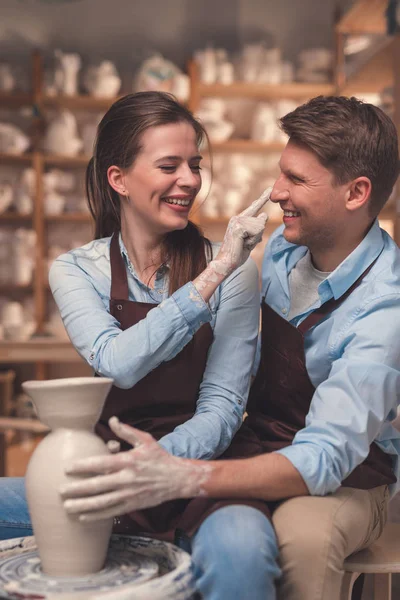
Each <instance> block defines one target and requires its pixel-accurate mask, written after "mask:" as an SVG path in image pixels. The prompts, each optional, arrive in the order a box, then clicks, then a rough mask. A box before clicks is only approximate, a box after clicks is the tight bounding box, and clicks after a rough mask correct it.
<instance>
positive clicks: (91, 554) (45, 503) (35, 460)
mask: <svg viewBox="0 0 400 600" xmlns="http://www.w3.org/2000/svg"><path fill="white" fill-rule="evenodd" d="M112 382H113V380H112V379H107V378H102V377H74V378H66V379H53V380H48V381H26V382H25V383H23V384H22V388H23V390H24V392H26V393H27V394H28V395H29V396H30V397H31V399H32V402H33V404H34V405H35V408H36V411H37V414H38V417H39V419H40V420H41V421H42V422H43V423H44V424H46V425H48V427H50V429H51V432H50V433H49V434H48V435H47V436H46V437H45V438H44V439H43V440H42V441H41V442H40V444H39V445H38V446H37V447H36V449H35V451H34V453H33V455H32V457H31V459H30V461H29V464H28V468H27V472H26V477H25V483H26V496H27V501H28V507H29V512H30V516H31V521H32V528H33V532H34V535H35V540H36V543H37V546H38V551H39V556H40V559H41V563H42V570H43V572H44V573H45V574H46V575H51V576H58V577H79V576H84V575H88V574H91V573H96V572H97V571H100V570H101V569H102V568H103V565H104V562H105V559H106V554H107V549H108V544H109V539H110V535H111V529H112V522H113V520H112V519H107V520H104V521H98V522H95V523H81V522H80V521H79V520H78V518H77V517H76V516H74V515H68V514H67V513H66V511H65V510H64V508H63V504H62V500H61V497H60V493H59V489H60V487H61V485H62V484H64V483H66V482H69V481H73V480H74V479H76V476H68V475H66V474H65V469H66V467H67V466H68V465H70V464H71V462H73V461H74V460H76V459H79V458H87V457H90V456H95V455H107V454H109V451H108V448H107V446H106V444H105V443H104V442H103V441H102V440H101V439H100V438H99V437H98V436H97V435H96V434H95V433H94V427H95V424H96V422H97V420H98V418H99V416H100V414H101V411H102V408H103V404H104V401H105V399H106V397H107V394H108V391H109V390H110V388H111V385H112Z"/></svg>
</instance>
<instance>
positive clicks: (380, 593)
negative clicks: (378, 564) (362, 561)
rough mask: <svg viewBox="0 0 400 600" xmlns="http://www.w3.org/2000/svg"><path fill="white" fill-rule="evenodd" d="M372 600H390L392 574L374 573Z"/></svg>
mask: <svg viewBox="0 0 400 600" xmlns="http://www.w3.org/2000/svg"><path fill="white" fill-rule="evenodd" d="M374 600H392V574H391V573H375V574H374Z"/></svg>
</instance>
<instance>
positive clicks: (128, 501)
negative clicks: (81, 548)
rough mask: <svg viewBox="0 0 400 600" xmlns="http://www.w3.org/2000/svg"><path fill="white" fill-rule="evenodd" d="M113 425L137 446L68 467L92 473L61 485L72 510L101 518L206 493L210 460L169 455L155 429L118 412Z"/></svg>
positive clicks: (86, 517) (85, 517)
mask: <svg viewBox="0 0 400 600" xmlns="http://www.w3.org/2000/svg"><path fill="white" fill-rule="evenodd" d="M109 425H110V428H111V429H112V431H113V432H114V433H115V434H116V436H118V437H119V438H121V439H123V440H125V441H126V442H128V443H129V444H131V445H132V446H133V449H132V450H128V451H127V452H119V453H117V454H111V455H109V456H95V457H92V458H85V459H82V460H79V461H77V462H75V463H74V464H72V465H71V466H70V467H69V468H68V469H67V470H66V472H67V474H68V475H88V477H87V478H83V479H78V480H77V481H74V482H71V483H68V484H65V485H64V486H63V487H62V489H61V490H60V493H61V496H62V498H63V500H64V508H65V510H66V511H67V512H68V513H69V514H76V515H79V519H80V520H82V521H96V520H99V519H106V518H109V517H116V516H119V515H123V514H126V513H128V512H131V511H134V510H138V509H142V508H150V507H151V506H156V505H158V504H161V503H162V502H165V501H166V500H172V499H174V498H191V497H194V496H198V495H200V494H202V484H203V483H204V481H206V480H207V478H208V473H209V470H210V468H211V467H210V466H209V465H207V464H206V463H200V462H199V463H193V462H192V461H189V460H186V459H182V458H177V457H175V456H172V455H171V454H168V452H166V451H165V450H164V449H163V448H162V447H161V446H160V445H159V444H158V443H157V442H156V440H155V439H154V438H153V437H152V436H151V435H150V434H148V433H144V432H143V431H140V430H138V429H134V428H133V427H130V426H129V425H125V424H123V423H120V422H119V420H118V419H117V417H112V418H111V419H110V421H109Z"/></svg>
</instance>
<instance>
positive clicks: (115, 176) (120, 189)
mask: <svg viewBox="0 0 400 600" xmlns="http://www.w3.org/2000/svg"><path fill="white" fill-rule="evenodd" d="M107 179H108V183H109V184H110V185H111V187H112V189H113V190H115V191H116V192H117V193H118V194H121V196H125V195H126V189H125V183H124V173H123V172H122V170H121V169H120V167H117V166H115V165H112V166H111V167H108V169H107Z"/></svg>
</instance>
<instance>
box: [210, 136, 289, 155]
mask: <svg viewBox="0 0 400 600" xmlns="http://www.w3.org/2000/svg"><path fill="white" fill-rule="evenodd" d="M284 147H285V144H284V143H283V142H268V143H265V142H257V141H255V140H239V139H229V140H226V141H225V142H213V141H212V140H211V151H212V153H214V152H243V153H251V152H257V153H259V152H282V150H283V149H284Z"/></svg>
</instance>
